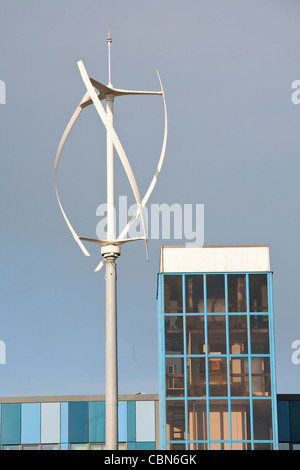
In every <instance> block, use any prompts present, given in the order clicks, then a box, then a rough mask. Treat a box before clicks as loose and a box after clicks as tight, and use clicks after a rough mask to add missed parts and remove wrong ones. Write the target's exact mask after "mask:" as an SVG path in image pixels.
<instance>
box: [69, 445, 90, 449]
mask: <svg viewBox="0 0 300 470" xmlns="http://www.w3.org/2000/svg"><path fill="white" fill-rule="evenodd" d="M71 450H88V446H87V444H71Z"/></svg>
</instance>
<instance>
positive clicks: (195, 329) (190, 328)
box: [186, 315, 205, 354]
mask: <svg viewBox="0 0 300 470" xmlns="http://www.w3.org/2000/svg"><path fill="white" fill-rule="evenodd" d="M186 352H187V354H204V353H205V335H204V317H198V316H195V315H193V316H187V317H186Z"/></svg>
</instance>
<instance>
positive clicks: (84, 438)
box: [69, 402, 89, 443]
mask: <svg viewBox="0 0 300 470" xmlns="http://www.w3.org/2000/svg"><path fill="white" fill-rule="evenodd" d="M88 440H89V439H88V402H70V403H69V442H70V443H79V442H80V443H86V442H88Z"/></svg>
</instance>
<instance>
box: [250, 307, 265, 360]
mask: <svg viewBox="0 0 300 470" xmlns="http://www.w3.org/2000/svg"><path fill="white" fill-rule="evenodd" d="M250 329H251V353H252V354H269V319H268V316H267V315H251V316H250Z"/></svg>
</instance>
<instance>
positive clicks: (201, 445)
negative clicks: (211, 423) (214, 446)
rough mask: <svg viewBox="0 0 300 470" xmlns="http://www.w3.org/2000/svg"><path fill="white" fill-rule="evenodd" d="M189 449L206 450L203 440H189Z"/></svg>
mask: <svg viewBox="0 0 300 470" xmlns="http://www.w3.org/2000/svg"><path fill="white" fill-rule="evenodd" d="M189 450H207V444H206V443H205V442H190V443H189Z"/></svg>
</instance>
